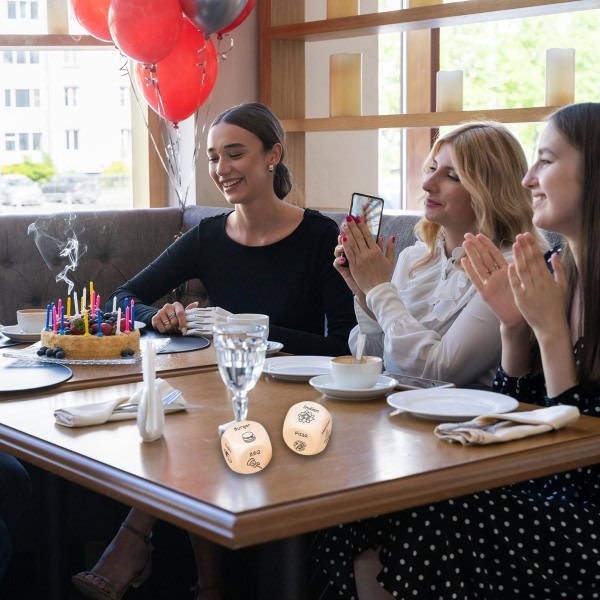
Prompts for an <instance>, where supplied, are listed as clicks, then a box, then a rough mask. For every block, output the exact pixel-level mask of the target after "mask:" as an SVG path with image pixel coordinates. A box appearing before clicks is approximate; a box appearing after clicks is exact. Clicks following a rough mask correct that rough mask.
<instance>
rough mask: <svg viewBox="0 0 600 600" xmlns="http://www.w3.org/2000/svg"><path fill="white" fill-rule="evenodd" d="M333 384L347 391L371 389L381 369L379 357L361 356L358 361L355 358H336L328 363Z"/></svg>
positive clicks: (381, 363)
mask: <svg viewBox="0 0 600 600" xmlns="http://www.w3.org/2000/svg"><path fill="white" fill-rule="evenodd" d="M329 366H330V369H331V378H332V379H333V383H334V384H335V385H336V386H337V387H339V388H341V389H347V390H357V389H367V388H371V387H373V386H374V385H375V384H376V383H377V380H378V379H379V376H380V375H381V370H382V367H383V360H382V359H381V358H380V357H379V356H363V357H362V358H361V359H360V361H357V360H356V357H355V356H338V357H336V358H332V359H331V361H330V363H329Z"/></svg>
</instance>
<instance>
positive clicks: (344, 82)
mask: <svg viewBox="0 0 600 600" xmlns="http://www.w3.org/2000/svg"><path fill="white" fill-rule="evenodd" d="M361 88H362V54H350V53H347V52H342V53H340V54H332V55H331V56H330V57H329V116H331V117H354V116H360V114H361V112H362V101H361V91H362V90H361Z"/></svg>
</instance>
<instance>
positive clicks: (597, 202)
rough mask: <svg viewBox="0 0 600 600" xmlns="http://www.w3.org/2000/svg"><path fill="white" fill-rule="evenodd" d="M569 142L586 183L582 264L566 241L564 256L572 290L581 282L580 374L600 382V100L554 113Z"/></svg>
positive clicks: (580, 243)
mask: <svg viewBox="0 0 600 600" xmlns="http://www.w3.org/2000/svg"><path fill="white" fill-rule="evenodd" d="M550 122H551V123H553V124H554V125H555V126H556V128H557V129H558V130H559V131H560V132H561V134H562V135H563V136H564V137H565V138H566V139H567V140H568V142H569V143H570V144H571V145H572V146H573V147H574V148H576V149H577V150H579V152H581V159H582V160H581V164H582V169H583V186H582V192H581V218H579V219H578V221H579V223H580V231H579V253H580V256H579V264H578V268H576V266H575V261H574V260H573V256H572V254H571V252H570V251H569V248H568V244H567V243H566V242H565V244H564V250H563V253H562V256H561V260H562V261H563V263H564V265H565V267H566V269H567V273H568V275H569V284H570V285H571V292H572V293H573V290H574V288H575V285H576V284H577V283H578V282H581V284H580V285H581V289H582V300H583V302H582V305H583V306H582V308H581V315H579V316H580V319H581V321H580V322H581V323H582V325H583V329H584V331H585V333H584V344H583V347H582V348H581V349H580V351H579V353H578V360H579V367H578V369H579V377H580V379H581V380H582V381H583V382H586V383H588V384H592V385H594V386H598V385H600V315H599V314H598V309H597V304H596V302H598V298H600V104H598V103H594V102H588V103H583V104H572V105H571V106H566V107H564V108H561V109H559V110H558V111H556V112H555V113H553V114H552V115H551V116H550Z"/></svg>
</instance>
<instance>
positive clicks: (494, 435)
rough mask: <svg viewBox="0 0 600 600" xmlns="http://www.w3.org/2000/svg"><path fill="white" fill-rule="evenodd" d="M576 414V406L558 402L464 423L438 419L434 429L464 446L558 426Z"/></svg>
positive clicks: (576, 416) (550, 429)
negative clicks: (441, 421) (445, 421)
mask: <svg viewBox="0 0 600 600" xmlns="http://www.w3.org/2000/svg"><path fill="white" fill-rule="evenodd" d="M578 418H579V409H578V408H577V407H576V406H567V405H564V404H561V405H559V406H549V407H548V408H539V409H537V410H530V411H526V412H514V413H504V414H494V415H485V416H482V417H477V418H475V419H473V420H472V421H467V422H465V423H441V424H440V425H438V426H437V427H436V428H435V431H434V433H435V435H437V436H438V437H439V438H440V439H442V440H446V441H448V442H460V443H461V444H463V446H469V445H472V444H495V443H497V442H509V441H511V440H517V439H519V438H524V437H528V436H530V435H539V434H540V433H546V432H547V431H552V430H555V429H560V428H561V427H564V426H565V425H570V424H571V423H573V422H575V421H576V420H577V419H578Z"/></svg>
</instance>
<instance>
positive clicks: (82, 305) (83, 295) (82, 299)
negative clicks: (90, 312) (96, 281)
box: [81, 288, 87, 312]
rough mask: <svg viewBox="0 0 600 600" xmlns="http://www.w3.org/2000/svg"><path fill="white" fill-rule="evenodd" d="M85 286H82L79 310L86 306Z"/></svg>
mask: <svg viewBox="0 0 600 600" xmlns="http://www.w3.org/2000/svg"><path fill="white" fill-rule="evenodd" d="M86 294H87V288H83V294H82V295H81V312H83V311H84V310H85V307H86V306H87V295H86Z"/></svg>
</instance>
